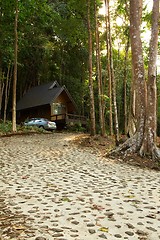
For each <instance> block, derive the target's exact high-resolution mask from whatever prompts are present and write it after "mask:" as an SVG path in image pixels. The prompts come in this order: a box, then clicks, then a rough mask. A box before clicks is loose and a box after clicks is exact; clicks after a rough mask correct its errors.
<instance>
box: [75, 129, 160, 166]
mask: <svg viewBox="0 0 160 240" xmlns="http://www.w3.org/2000/svg"><path fill="white" fill-rule="evenodd" d="M124 139H125V136H121V140H122V142H124ZM75 142H76V143H77V144H78V145H79V146H80V147H83V148H92V150H94V151H95V152H97V151H98V152H99V153H100V155H102V156H103V157H104V156H107V154H109V152H110V150H112V149H113V148H114V147H115V140H114V138H113V137H109V136H107V137H101V136H100V135H96V136H94V137H92V136H90V135H87V134H84V135H80V136H79V137H77V138H76V140H75ZM157 145H158V146H159V147H160V137H159V138H157ZM109 158H111V159H114V160H117V161H120V162H121V163H126V164H130V165H134V166H139V167H140V168H149V169H154V170H157V171H160V163H157V161H154V160H152V159H149V158H147V157H143V158H142V157H140V156H139V155H138V154H132V155H130V156H125V157H124V156H115V157H113V156H109Z"/></svg>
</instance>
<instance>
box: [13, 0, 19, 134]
mask: <svg viewBox="0 0 160 240" xmlns="http://www.w3.org/2000/svg"><path fill="white" fill-rule="evenodd" d="M17 25H18V0H15V25H14V33H15V43H14V77H13V99H12V131H13V132H16V131H17V127H16V86H17V53H18V33H17Z"/></svg>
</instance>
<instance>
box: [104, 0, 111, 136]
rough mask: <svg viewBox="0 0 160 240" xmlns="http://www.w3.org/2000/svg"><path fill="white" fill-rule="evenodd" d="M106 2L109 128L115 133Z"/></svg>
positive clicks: (106, 2) (105, 1) (106, 5)
mask: <svg viewBox="0 0 160 240" xmlns="http://www.w3.org/2000/svg"><path fill="white" fill-rule="evenodd" d="M104 3H105V8H106V12H105V23H106V49H107V55H106V57H107V59H106V60H107V61H106V62H107V66H106V69H107V72H108V80H109V87H108V88H109V90H108V96H109V130H110V135H111V136H112V135H113V110H112V108H113V107H112V79H111V68H110V64H109V62H110V54H109V53H110V45H109V31H108V29H109V23H108V1H107V0H104Z"/></svg>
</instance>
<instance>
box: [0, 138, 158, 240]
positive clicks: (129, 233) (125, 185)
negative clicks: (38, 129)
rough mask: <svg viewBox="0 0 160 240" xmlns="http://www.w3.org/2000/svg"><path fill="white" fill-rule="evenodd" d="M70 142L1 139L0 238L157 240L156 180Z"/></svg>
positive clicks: (155, 175)
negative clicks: (15, 236) (12, 234)
mask: <svg viewBox="0 0 160 240" xmlns="http://www.w3.org/2000/svg"><path fill="white" fill-rule="evenodd" d="M75 136H78V134H70V133H54V134H42V135H31V136H29V135H26V136H13V137H10V138H3V139H0V169H2V171H1V175H0V203H1V204H0V229H2V231H0V237H1V238H2V239H10V238H11V236H10V234H11V231H10V226H13V228H12V231H13V233H14V234H15V233H16V234H18V235H17V239H23V240H24V239H25V240H27V239H29V240H72V239H73V240H98V239H109V240H115V239H134V240H140V238H141V239H142V238H143V239H147V238H148V239H151V240H152V239H154V240H155V239H159V236H160V228H159V224H158V223H159V218H158V216H159V215H158V214H159V209H160V206H159V199H160V180H159V179H160V173H159V172H156V171H154V170H153V171H152V170H147V169H140V168H138V167H134V166H129V165H127V164H123V163H122V162H121V163H116V162H114V161H113V160H110V159H107V158H103V157H100V155H98V154H97V153H96V152H93V151H92V150H90V148H80V147H77V146H76V145H74V144H72V143H71V142H70V140H71V139H74V137H75ZM4 216H5V217H6V219H7V221H8V222H9V225H7V224H6V225H5V223H7V221H6V220H5V217H4ZM151 226H152V227H151ZM139 228H140V229H139ZM141 228H142V229H141ZM100 231H101V232H100ZM1 235H2V236H1Z"/></svg>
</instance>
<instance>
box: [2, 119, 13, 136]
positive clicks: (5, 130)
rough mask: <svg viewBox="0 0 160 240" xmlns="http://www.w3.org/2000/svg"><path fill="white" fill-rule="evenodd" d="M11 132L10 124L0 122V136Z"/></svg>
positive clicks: (8, 122)
mask: <svg viewBox="0 0 160 240" xmlns="http://www.w3.org/2000/svg"><path fill="white" fill-rule="evenodd" d="M11 131H12V122H10V121H7V122H6V123H4V122H3V121H1V122H0V134H6V133H9V132H11Z"/></svg>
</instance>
